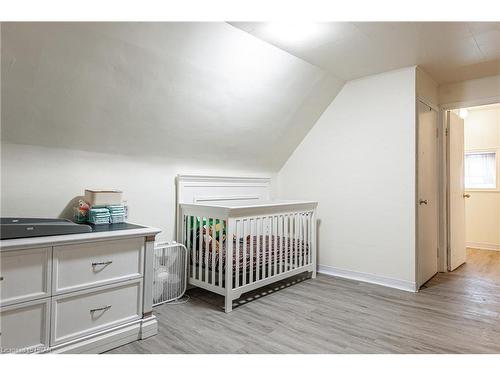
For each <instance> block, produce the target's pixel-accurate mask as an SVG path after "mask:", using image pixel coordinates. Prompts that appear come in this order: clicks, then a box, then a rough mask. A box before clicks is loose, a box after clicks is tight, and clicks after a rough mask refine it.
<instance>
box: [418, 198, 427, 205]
mask: <svg viewBox="0 0 500 375" xmlns="http://www.w3.org/2000/svg"><path fill="white" fill-rule="evenodd" d="M418 203H419V204H427V199H420V201H419V202H418Z"/></svg>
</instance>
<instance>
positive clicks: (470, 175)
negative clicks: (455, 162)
mask: <svg viewBox="0 0 500 375" xmlns="http://www.w3.org/2000/svg"><path fill="white" fill-rule="evenodd" d="M496 174H497V161H496V153H495V152H493V151H488V152H476V151H474V152H468V153H466V154H465V188H466V189H495V188H496V187H497V176H496Z"/></svg>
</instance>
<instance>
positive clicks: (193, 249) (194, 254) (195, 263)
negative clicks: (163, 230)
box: [191, 216, 198, 279]
mask: <svg viewBox="0 0 500 375" xmlns="http://www.w3.org/2000/svg"><path fill="white" fill-rule="evenodd" d="M192 218H193V227H192V228H191V231H192V233H191V235H192V236H193V244H192V246H191V256H192V257H193V278H194V279H197V278H198V277H197V276H198V258H197V256H198V252H197V250H196V216H192Z"/></svg>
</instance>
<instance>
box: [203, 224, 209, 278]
mask: <svg viewBox="0 0 500 375" xmlns="http://www.w3.org/2000/svg"><path fill="white" fill-rule="evenodd" d="M205 220H206V223H207V228H206V233H205V235H204V236H203V237H204V238H203V241H204V242H205V282H206V283H208V269H209V264H208V255H209V254H210V240H209V237H208V236H209V228H210V225H209V224H208V223H209V222H210V218H209V217H207V218H205Z"/></svg>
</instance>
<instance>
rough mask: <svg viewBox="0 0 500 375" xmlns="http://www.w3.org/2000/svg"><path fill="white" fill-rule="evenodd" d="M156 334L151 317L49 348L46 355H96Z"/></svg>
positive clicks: (156, 329)
mask: <svg viewBox="0 0 500 375" xmlns="http://www.w3.org/2000/svg"><path fill="white" fill-rule="evenodd" d="M157 332H158V322H157V319H156V317H155V316H154V315H153V316H151V317H149V318H146V319H139V320H136V321H133V322H130V323H126V324H122V325H120V326H118V327H114V328H110V329H107V330H104V331H102V332H97V333H95V334H91V335H88V336H85V337H82V338H80V339H77V340H73V341H70V342H67V343H63V344H60V345H57V346H55V347H51V348H49V349H48V350H47V351H46V352H47V353H70V354H83V353H85V354H98V353H103V352H106V351H108V350H111V349H114V348H117V347H119V346H122V345H125V344H128V343H130V342H133V341H137V340H141V339H144V338H147V337H150V336H153V335H155V334H156V333H157Z"/></svg>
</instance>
